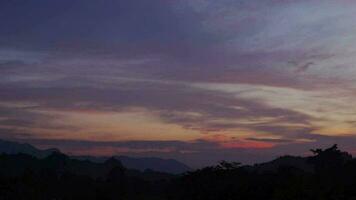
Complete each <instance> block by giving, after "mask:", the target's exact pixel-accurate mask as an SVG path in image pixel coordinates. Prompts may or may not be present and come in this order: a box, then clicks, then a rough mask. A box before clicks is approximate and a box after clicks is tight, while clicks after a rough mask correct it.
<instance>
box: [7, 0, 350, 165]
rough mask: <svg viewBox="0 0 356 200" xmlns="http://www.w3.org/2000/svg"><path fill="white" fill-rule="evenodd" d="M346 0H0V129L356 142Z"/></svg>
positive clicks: (200, 149) (38, 136) (233, 142)
mask: <svg viewBox="0 0 356 200" xmlns="http://www.w3.org/2000/svg"><path fill="white" fill-rule="evenodd" d="M355 20H356V2H354V1H351V0H338V1H334V0H313V1H310V0H219V1H215V0H53V1H49V0H2V1H0V26H1V28H0V138H1V139H6V140H13V141H19V142H28V143H30V144H33V145H35V146H37V147H39V148H52V147H55V148H59V149H60V150H61V151H63V152H65V153H68V154H71V155H95V156H110V155H129V156H141V157H142V156H157V157H162V158H174V159H177V160H179V161H182V162H185V163H187V164H188V165H190V166H192V167H200V166H205V165H209V164H214V163H216V162H217V161H219V160H228V161H240V162H243V163H255V162H263V161H267V160H269V159H272V158H275V157H276V156H280V155H284V154H291V155H307V154H308V152H309V149H311V148H319V147H328V146H331V145H332V144H334V143H337V144H339V146H340V147H341V148H342V149H344V150H347V151H349V152H351V153H356V146H355V145H354V144H355V142H356V78H355V77H356V67H355V66H354V65H355V63H356V24H355Z"/></svg>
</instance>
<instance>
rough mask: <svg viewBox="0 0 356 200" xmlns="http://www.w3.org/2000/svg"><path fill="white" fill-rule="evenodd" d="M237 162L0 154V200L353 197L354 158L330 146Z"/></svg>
mask: <svg viewBox="0 0 356 200" xmlns="http://www.w3.org/2000/svg"><path fill="white" fill-rule="evenodd" d="M312 151H313V153H314V155H313V156H310V157H292V156H284V157H280V158H278V159H276V160H274V161H271V162H269V163H263V164H258V165H254V166H242V165H240V164H239V163H228V162H221V163H220V164H219V165H217V166H212V167H206V168H203V169H199V170H196V171H193V172H188V173H186V174H183V175H171V174H166V173H160V172H154V171H150V170H146V171H144V172H140V171H137V170H130V169H125V168H124V167H123V166H122V165H121V163H120V162H119V161H118V160H116V159H109V160H107V161H106V162H105V163H93V162H90V161H79V160H74V159H70V158H69V157H67V156H65V155H63V154H61V153H58V152H57V153H53V154H52V155H50V156H48V157H47V158H44V159H38V158H35V157H32V156H29V155H25V154H17V155H5V154H3V155H1V156H0V199H1V200H3V199H4V200H6V199H11V200H12V199H14V200H22V199H26V200H31V199H36V200H42V199H43V200H52V199H56V200H59V199H85V200H90V199H98V200H99V199H100V200H106V199H117V200H120V199H128V200H130V199H142V200H150V199H152V200H153V199H157V200H160V199H162V200H163V199H167V200H169V199H171V200H193V199H194V200H198V199H202V200H233V199H242V200H249V199H251V200H252V199H253V200H254V199H256V200H269V199H271V200H279V199H281V200H296V199H300V200H309V199H310V200H323V199H330V200H344V199H345V200H346V199H347V200H348V199H350V200H352V199H355V200H356V160H355V159H353V158H352V156H351V155H350V154H348V153H346V152H342V151H340V150H338V148H337V146H336V145H334V146H333V147H331V148H328V149H325V150H322V149H316V150H312Z"/></svg>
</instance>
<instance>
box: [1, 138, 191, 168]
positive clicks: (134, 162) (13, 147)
mask: <svg viewBox="0 0 356 200" xmlns="http://www.w3.org/2000/svg"><path fill="white" fill-rule="evenodd" d="M53 152H57V153H60V151H59V150H58V149H46V150H40V149H37V148H36V147H34V146H32V145H30V144H26V143H24V144H21V143H18V142H11V141H6V140H0V153H6V154H18V153H24V154H29V155H32V156H35V157H37V158H45V157H47V156H49V155H51V154H52V153H53ZM70 157H71V158H74V159H78V160H90V161H92V162H97V163H103V162H105V161H106V160H108V159H109V157H93V156H70ZM114 157H115V159H117V160H119V161H120V162H121V163H122V164H123V165H124V166H125V167H126V168H129V169H136V170H140V171H145V170H152V171H159V172H165V173H172V174H181V173H184V172H187V171H189V170H191V169H190V168H189V167H188V166H187V165H185V164H183V163H181V162H179V161H177V160H174V159H162V158H155V157H140V158H136V157H135V158H134V157H128V156H114Z"/></svg>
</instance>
